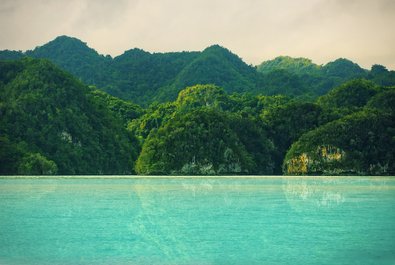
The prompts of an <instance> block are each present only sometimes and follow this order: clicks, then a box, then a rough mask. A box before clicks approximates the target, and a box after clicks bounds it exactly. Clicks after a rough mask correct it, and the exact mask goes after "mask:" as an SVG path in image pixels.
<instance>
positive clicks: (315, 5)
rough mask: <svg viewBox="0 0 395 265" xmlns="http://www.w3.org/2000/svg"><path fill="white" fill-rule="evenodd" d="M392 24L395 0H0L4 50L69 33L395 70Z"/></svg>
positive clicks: (97, 43)
mask: <svg viewBox="0 0 395 265" xmlns="http://www.w3.org/2000/svg"><path fill="white" fill-rule="evenodd" d="M393 25H395V1H393V0H374V1H372V0H298V1H295V0H276V1H271V0H141V1H139V0H130V1H128V0H112V1H108V0H11V1H9V0H0V34H1V35H0V36H1V37H0V49H17V50H18V49H21V50H26V49H30V48H34V47H35V46H37V45H42V44H44V43H46V42H48V41H50V40H52V39H53V38H55V37H56V36H58V35H70V36H75V37H77V38H80V39H81V40H83V41H85V42H87V43H88V45H89V46H90V47H92V48H94V49H96V50H98V52H100V53H103V54H111V55H113V56H114V55H119V54H121V53H123V51H125V50H127V49H130V48H134V47H139V48H142V49H145V50H148V51H152V52H153V51H162V52H165V51H181V50H202V49H204V48H205V47H207V46H209V45H211V44H215V43H216V44H220V45H223V46H225V47H227V48H229V49H230V50H232V51H233V52H234V53H236V54H238V55H239V56H241V57H242V58H243V59H244V60H245V61H246V62H247V63H251V64H258V63H260V62H262V61H263V60H267V59H272V58H274V57H275V56H278V55H290V56H295V57H308V58H311V59H313V61H314V62H316V63H320V64H321V63H326V62H328V61H330V60H334V59H336V58H338V57H346V58H349V59H351V60H354V61H355V62H357V63H359V64H360V65H362V66H364V67H366V68H369V67H370V66H371V65H372V64H373V63H380V64H383V65H386V66H387V67H389V68H391V69H395V52H394V48H393V47H395V34H393V29H392V27H393Z"/></svg>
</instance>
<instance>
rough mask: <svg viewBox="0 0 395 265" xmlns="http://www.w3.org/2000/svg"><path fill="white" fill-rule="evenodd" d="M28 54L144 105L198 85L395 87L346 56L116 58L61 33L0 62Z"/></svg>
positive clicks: (262, 89) (0, 54)
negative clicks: (321, 61)
mask: <svg viewBox="0 0 395 265" xmlns="http://www.w3.org/2000/svg"><path fill="white" fill-rule="evenodd" d="M24 56H29V57H33V58H45V59H48V60H50V61H51V62H53V63H55V64H56V65H58V66H59V67H61V68H63V69H64V70H66V71H68V72H70V73H71V74H73V75H74V76H76V77H78V78H79V79H80V80H81V81H83V82H84V83H86V84H88V85H94V86H96V87H98V88H99V89H101V90H103V91H105V92H108V93H109V94H111V95H113V96H116V97H120V98H122V99H127V100H132V101H133V102H135V103H138V104H140V105H144V106H147V105H149V104H151V103H152V102H154V101H158V102H166V101H171V100H175V99H176V97H177V94H178V92H179V91H180V90H182V89H183V88H185V87H187V86H192V85H196V84H214V85H218V86H221V87H223V88H224V89H225V91H226V92H228V93H233V92H237V93H251V94H262V95H278V94H283V95H290V96H294V97H302V98H310V99H314V98H316V97H317V96H321V95H324V94H325V93H326V92H328V91H329V90H331V89H332V88H334V87H336V86H338V85H340V84H342V83H343V82H346V81H349V80H351V79H354V78H367V79H370V80H372V81H374V82H375V83H378V84H380V85H385V86H390V85H395V72H394V71H388V70H387V69H385V68H384V70H383V69H382V67H381V68H380V66H379V65H376V66H374V68H372V71H368V70H364V69H362V68H361V67H359V66H358V65H357V64H355V63H353V62H351V61H349V60H347V59H342V58H341V59H338V60H335V61H333V62H330V63H328V64H326V65H323V66H321V65H316V64H314V63H313V62H312V61H311V60H309V59H306V58H291V57H288V56H280V57H277V58H275V59H273V60H269V61H266V62H263V63H262V64H260V65H259V66H257V67H252V66H250V65H247V64H246V63H245V62H243V61H242V60H241V59H240V57H238V56H237V55H236V54H233V53H232V52H231V51H229V50H228V49H226V48H224V47H221V46H219V45H213V46H210V47H208V48H206V49H205V50H203V51H201V52H170V53H150V52H147V51H144V50H141V49H137V48H134V49H131V50H128V51H126V52H124V53H123V54H122V55H120V56H117V57H115V58H112V57H111V56H108V55H107V56H103V55H100V54H98V53H97V52H96V51H95V50H94V49H92V48H90V47H88V46H87V44H86V43H84V42H82V41H81V40H79V39H77V38H73V37H68V36H60V37H57V38H56V39H54V40H52V41H50V42H49V43H47V44H45V45H43V46H40V47H36V48H35V49H33V50H30V51H26V52H24V53H22V52H20V51H9V50H6V51H0V60H12V59H18V58H21V57H24Z"/></svg>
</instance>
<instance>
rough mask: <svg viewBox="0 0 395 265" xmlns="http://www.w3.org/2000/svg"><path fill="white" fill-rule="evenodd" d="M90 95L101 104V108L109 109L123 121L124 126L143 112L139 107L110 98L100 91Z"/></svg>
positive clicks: (94, 91)
mask: <svg viewBox="0 0 395 265" xmlns="http://www.w3.org/2000/svg"><path fill="white" fill-rule="evenodd" d="M91 93H92V94H93V95H94V97H95V101H97V102H101V104H102V105H103V107H105V108H109V109H110V110H111V111H112V112H113V113H114V114H115V115H116V116H118V118H119V119H120V120H122V121H123V123H124V124H125V126H126V125H127V124H128V122H130V121H132V120H134V119H137V118H139V117H140V116H141V115H143V113H144V110H143V109H142V108H141V107H140V106H139V105H136V104H133V103H132V102H130V101H126V100H122V99H120V98H117V97H114V96H111V95H109V94H107V93H105V92H103V91H100V90H93V91H92V92H91Z"/></svg>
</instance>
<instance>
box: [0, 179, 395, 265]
mask: <svg viewBox="0 0 395 265" xmlns="http://www.w3.org/2000/svg"><path fill="white" fill-rule="evenodd" d="M0 212H1V215H0V264H141V265H143V264H160V265H165V264H177V265H179V264H181V265H182V264H199V265H205V264H207V265H208V264H213V265H214V264H229V265H231V264H350V265H351V264H395V177H274V176H273V177H270V176H266V177H258V176H257V177H238V176H233V177H124V176H120V177H119V178H117V177H116V176H107V177H94V176H89V177H85V176H81V177H75V176H74V177H39V178H36V177H31V178H26V177H24V178H18V177H15V178H9V177H3V178H0Z"/></svg>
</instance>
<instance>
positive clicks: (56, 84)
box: [0, 47, 395, 175]
mask: <svg viewBox="0 0 395 265" xmlns="http://www.w3.org/2000/svg"><path fill="white" fill-rule="evenodd" d="M210 49H218V47H212V48H210ZM221 49H222V48H221ZM133 52H134V53H141V52H142V51H139V50H135V51H133ZM225 54H227V53H225ZM236 63H237V61H236ZM247 71H249V68H246V72H247ZM229 80H232V79H229ZM234 91H236V90H234ZM394 106H395V87H386V86H379V85H377V84H375V83H374V82H372V81H368V80H365V79H358V80H352V81H348V82H346V83H344V84H342V85H340V86H338V87H336V88H335V89H333V90H331V91H330V92H328V93H327V94H325V95H323V96H321V97H319V98H318V99H317V100H315V101H314V102H312V101H311V100H309V101H303V99H301V98H291V97H288V96H284V95H276V96H264V95H251V94H247V93H244V94H228V93H226V92H225V90H224V89H223V88H221V87H219V86H215V85H194V86H190V87H187V88H184V89H183V90H181V91H180V92H179V93H178V96H177V98H176V100H174V101H169V102H165V103H160V104H158V103H157V104H151V105H150V106H149V107H148V108H146V109H142V108H141V107H139V106H138V105H135V104H133V103H131V102H127V101H124V100H121V99H119V98H116V97H114V96H111V95H109V94H107V93H105V92H103V91H99V90H95V89H94V88H93V87H89V86H87V85H84V84H83V83H82V82H80V81H79V80H77V79H75V78H74V77H73V76H72V75H70V74H68V73H67V72H65V71H63V70H61V69H60V68H58V67H56V66H55V65H54V64H52V63H51V62H49V61H48V60H45V59H32V58H22V59H19V60H13V61H0V175H10V174H12V175H14V174H22V175H25V174H26V175H35V174H37V175H43V174H67V175H72V174H131V173H134V172H136V173H138V174H165V175H168V174H189V175H195V174H203V175H207V174H210V175H225V174H226V175H228V174H238V175H240V174H282V173H285V174H315V175H320V174H325V175H328V174H329V175H333V174H343V175H344V174H353V175H365V174H369V175H393V174H394V173H395V166H394V165H395V155H394V150H395V116H394Z"/></svg>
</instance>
